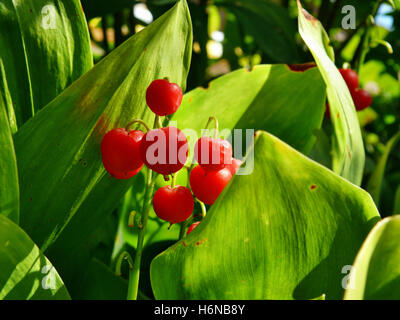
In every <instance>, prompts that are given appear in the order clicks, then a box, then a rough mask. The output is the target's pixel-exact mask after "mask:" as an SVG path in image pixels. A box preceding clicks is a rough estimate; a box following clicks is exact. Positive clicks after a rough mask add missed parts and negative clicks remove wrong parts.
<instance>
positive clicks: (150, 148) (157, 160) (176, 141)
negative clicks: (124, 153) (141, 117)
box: [140, 127, 189, 175]
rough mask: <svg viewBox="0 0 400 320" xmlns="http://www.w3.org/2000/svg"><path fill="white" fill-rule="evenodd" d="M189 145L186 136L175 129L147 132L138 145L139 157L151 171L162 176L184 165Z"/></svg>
mask: <svg viewBox="0 0 400 320" xmlns="http://www.w3.org/2000/svg"><path fill="white" fill-rule="evenodd" d="M188 150H189V145H188V142H187V139H186V136H185V135H184V133H183V132H182V131H180V130H179V129H178V128H175V127H165V128H161V129H154V130H150V131H148V132H147V133H146V134H145V135H144V137H143V139H142V142H141V144H140V155H141V158H142V160H143V162H144V163H145V164H146V166H147V167H149V168H150V169H151V170H153V171H155V172H157V173H160V174H162V175H169V174H171V173H174V172H177V171H179V170H180V169H182V167H183V166H184V165H185V162H186V160H187V156H188Z"/></svg>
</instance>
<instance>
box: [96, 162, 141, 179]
mask: <svg viewBox="0 0 400 320" xmlns="http://www.w3.org/2000/svg"><path fill="white" fill-rule="evenodd" d="M103 165H104V168H105V169H106V170H107V172H108V173H109V174H110V175H111V176H112V177H113V178H115V179H120V180H126V179H130V178H132V177H133V176H136V175H137V174H138V173H139V172H140V170H142V168H143V164H142V165H141V166H140V167H139V168H137V169H136V170H133V171H130V172H126V173H121V172H114V171H112V170H111V169H110V168H109V167H108V166H107V164H106V163H103Z"/></svg>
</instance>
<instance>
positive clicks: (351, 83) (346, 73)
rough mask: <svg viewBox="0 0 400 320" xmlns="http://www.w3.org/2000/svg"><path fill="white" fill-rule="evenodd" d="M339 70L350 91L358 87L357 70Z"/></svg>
mask: <svg viewBox="0 0 400 320" xmlns="http://www.w3.org/2000/svg"><path fill="white" fill-rule="evenodd" d="M339 72H340V73H341V74H342V77H343V79H344V81H345V82H346V84H347V87H348V88H349V90H350V92H352V91H354V90H356V89H357V88H358V85H359V81H358V75H357V73H356V72H355V71H353V70H351V69H339Z"/></svg>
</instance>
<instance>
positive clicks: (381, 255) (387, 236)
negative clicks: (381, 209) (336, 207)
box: [344, 216, 400, 300]
mask: <svg viewBox="0 0 400 320" xmlns="http://www.w3.org/2000/svg"><path fill="white" fill-rule="evenodd" d="M399 238H400V216H392V217H388V218H385V219H384V220H382V221H381V222H379V223H378V224H377V225H376V226H375V227H374V228H373V229H372V231H371V232H370V234H369V235H368V237H367V239H366V240H365V242H364V244H363V245H362V247H361V249H360V251H359V253H358V254H357V257H356V259H355V261H354V264H353V268H352V270H351V272H350V277H349V281H348V288H347V289H346V291H345V295H344V299H345V300H381V299H385V300H389V299H390V300H398V299H400V247H399Z"/></svg>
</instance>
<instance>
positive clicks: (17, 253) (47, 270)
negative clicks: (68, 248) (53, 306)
mask: <svg viewBox="0 0 400 320" xmlns="http://www.w3.org/2000/svg"><path fill="white" fill-rule="evenodd" d="M0 299H2V300H3V299H8V300H26V299H46V300H47V299H69V294H68V292H67V289H66V288H65V286H64V283H63V282H62V280H61V278H60V276H59V275H58V273H57V271H56V270H55V269H54V267H53V266H52V265H51V263H50V261H49V260H47V258H46V257H45V256H44V255H43V254H42V253H41V252H40V250H39V248H38V247H37V246H36V245H35V244H34V243H33V242H32V240H31V239H30V238H29V237H28V235H27V234H26V233H25V232H24V231H23V230H22V229H21V228H19V227H18V226H17V225H16V224H14V223H13V222H12V221H11V220H9V219H7V218H6V217H5V216H3V215H0Z"/></svg>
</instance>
